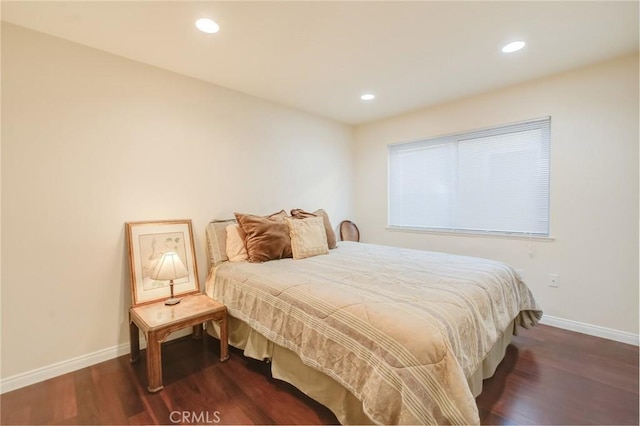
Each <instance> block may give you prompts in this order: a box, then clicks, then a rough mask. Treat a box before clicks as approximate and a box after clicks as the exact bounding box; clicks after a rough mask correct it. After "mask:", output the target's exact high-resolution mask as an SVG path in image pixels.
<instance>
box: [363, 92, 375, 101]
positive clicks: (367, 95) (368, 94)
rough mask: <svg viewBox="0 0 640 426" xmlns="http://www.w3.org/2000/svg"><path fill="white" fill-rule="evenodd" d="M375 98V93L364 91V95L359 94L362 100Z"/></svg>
mask: <svg viewBox="0 0 640 426" xmlns="http://www.w3.org/2000/svg"><path fill="white" fill-rule="evenodd" d="M375 98H376V95H374V94H373V93H365V94H364V95H362V96H360V99H362V100H363V101H372V100H374V99H375Z"/></svg>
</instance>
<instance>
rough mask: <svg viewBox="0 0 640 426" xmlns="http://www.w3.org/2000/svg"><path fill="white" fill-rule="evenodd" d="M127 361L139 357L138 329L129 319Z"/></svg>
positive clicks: (135, 359) (134, 360) (133, 360)
mask: <svg viewBox="0 0 640 426" xmlns="http://www.w3.org/2000/svg"><path fill="white" fill-rule="evenodd" d="M129 346H130V349H131V351H130V353H129V362H136V361H137V360H139V359H140V330H138V326H137V325H136V324H135V323H134V322H133V321H131V320H129Z"/></svg>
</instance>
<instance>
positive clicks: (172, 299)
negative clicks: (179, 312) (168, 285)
mask: <svg viewBox="0 0 640 426" xmlns="http://www.w3.org/2000/svg"><path fill="white" fill-rule="evenodd" d="M181 300H182V299H175V298H171V299H167V300H166V301H165V302H164V304H165V305H168V306H171V305H177V304H178V303H180V301H181Z"/></svg>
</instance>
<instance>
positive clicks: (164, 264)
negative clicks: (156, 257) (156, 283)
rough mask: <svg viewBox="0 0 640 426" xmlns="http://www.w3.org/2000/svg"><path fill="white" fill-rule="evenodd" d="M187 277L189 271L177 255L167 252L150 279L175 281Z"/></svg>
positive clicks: (173, 252)
mask: <svg viewBox="0 0 640 426" xmlns="http://www.w3.org/2000/svg"><path fill="white" fill-rule="evenodd" d="M187 275H189V271H187V268H185V267H184V264H183V263H182V261H181V260H180V256H178V253H176V252H175V251H169V252H166V253H165V254H163V255H162V257H161V258H160V261H159V262H158V264H157V265H156V267H155V268H154V270H153V272H152V273H151V278H152V279H154V280H175V279H178V278H182V277H186V276H187Z"/></svg>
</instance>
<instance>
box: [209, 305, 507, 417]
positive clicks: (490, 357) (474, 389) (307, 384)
mask: <svg viewBox="0 0 640 426" xmlns="http://www.w3.org/2000/svg"><path fill="white" fill-rule="evenodd" d="M228 326H229V344H230V345H232V346H234V347H236V348H238V349H242V350H243V351H244V355H245V356H247V357H249V358H254V359H257V360H261V361H265V360H268V361H270V362H271V374H272V375H273V377H274V378H276V379H279V380H283V381H285V382H287V383H290V384H292V385H293V386H295V387H296V388H298V389H299V390H300V391H302V392H303V393H305V394H306V395H308V396H309V397H311V398H312V399H314V400H315V401H318V402H319V403H321V404H322V405H324V406H325V407H327V408H329V409H330V410H331V411H332V412H333V413H334V414H335V416H336V417H337V419H338V421H340V423H341V424H373V421H372V420H371V419H370V418H369V417H368V416H367V415H366V414H365V413H364V411H363V408H362V402H361V401H360V400H359V399H358V398H356V397H355V396H354V395H353V394H352V393H351V392H349V391H348V390H347V389H346V388H345V387H344V386H342V385H341V384H339V383H338V382H336V381H335V380H333V379H332V378H330V377H329V376H327V375H326V374H323V373H321V372H320V371H317V370H315V369H313V368H311V367H308V366H306V365H305V364H303V362H302V360H301V359H300V357H298V355H297V354H296V353H295V352H293V351H291V350H289V349H286V348H284V347H282V346H279V345H276V344H274V343H273V342H271V341H269V340H268V339H267V338H266V337H264V336H262V335H261V334H260V333H258V332H257V331H255V330H253V329H252V328H251V327H249V326H248V325H247V324H246V323H244V322H243V321H241V320H239V319H237V318H234V317H232V316H229V321H228ZM515 326H516V322H515V320H514V321H512V322H511V323H510V324H509V326H507V328H506V330H504V331H503V333H502V335H501V337H500V338H499V339H498V341H497V342H496V343H495V344H494V345H493V347H492V348H491V350H490V351H489V353H488V354H487V356H486V357H485V358H484V360H483V362H482V363H481V364H480V365H479V366H478V368H477V369H476V370H475V371H474V372H473V373H472V374H471V375H470V376H469V377H467V383H468V384H469V389H471V393H472V394H473V396H474V397H476V396H478V395H480V393H481V392H482V381H483V380H484V379H488V378H489V377H491V376H493V374H494V373H495V371H496V368H497V367H498V364H500V361H502V359H503V358H504V355H505V352H506V349H507V346H508V345H509V343H511V338H512V337H513V334H514V333H513V331H514V327H515ZM207 332H208V333H209V334H210V335H211V336H213V337H215V338H219V328H218V324H217V323H215V322H209V323H207Z"/></svg>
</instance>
